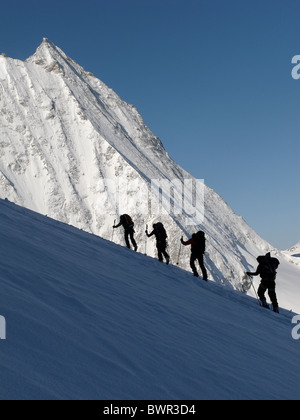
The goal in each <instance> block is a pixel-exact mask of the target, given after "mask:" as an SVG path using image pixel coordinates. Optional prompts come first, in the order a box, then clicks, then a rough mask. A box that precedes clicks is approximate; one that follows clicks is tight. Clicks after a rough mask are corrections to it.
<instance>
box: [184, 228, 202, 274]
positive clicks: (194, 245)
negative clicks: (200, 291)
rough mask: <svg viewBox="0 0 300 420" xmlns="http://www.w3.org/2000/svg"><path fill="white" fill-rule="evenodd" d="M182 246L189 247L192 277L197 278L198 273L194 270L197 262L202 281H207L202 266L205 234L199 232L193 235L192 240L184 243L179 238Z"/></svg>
mask: <svg viewBox="0 0 300 420" xmlns="http://www.w3.org/2000/svg"><path fill="white" fill-rule="evenodd" d="M181 243H182V245H185V246H187V245H191V251H192V255H191V269H192V270H193V273H194V276H195V277H199V274H198V271H197V269H196V265H195V262H196V261H197V260H198V262H199V265H200V268H201V270H202V275H203V280H205V281H207V271H206V268H205V266H204V253H205V233H204V232H202V231H200V232H198V233H195V234H194V235H193V236H192V238H191V239H190V240H189V241H187V242H185V241H184V240H183V238H181Z"/></svg>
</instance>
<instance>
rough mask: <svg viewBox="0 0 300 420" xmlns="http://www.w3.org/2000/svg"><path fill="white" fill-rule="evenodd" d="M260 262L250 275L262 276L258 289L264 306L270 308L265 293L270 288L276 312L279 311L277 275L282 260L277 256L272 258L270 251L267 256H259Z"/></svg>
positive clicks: (269, 291)
mask: <svg viewBox="0 0 300 420" xmlns="http://www.w3.org/2000/svg"><path fill="white" fill-rule="evenodd" d="M257 261H258V263H259V265H258V267H257V270H256V272H255V273H250V272H248V273H247V274H248V276H258V275H260V277H261V283H260V286H259V289H258V296H259V298H260V300H261V303H262V306H263V307H264V308H267V309H270V308H269V305H268V304H267V300H266V298H265V293H266V291H267V290H268V293H269V296H270V299H271V302H272V305H273V310H274V312H277V313H279V309H278V301H277V295H276V282H275V280H276V275H277V271H276V270H277V268H278V267H279V264H280V262H279V261H278V259H277V258H272V257H271V254H270V252H269V253H268V254H266V255H265V256H260V257H258V258H257Z"/></svg>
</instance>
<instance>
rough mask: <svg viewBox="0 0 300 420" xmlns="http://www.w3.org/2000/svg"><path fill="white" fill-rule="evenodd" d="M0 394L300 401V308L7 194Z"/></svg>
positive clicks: (0, 213) (1, 213)
mask: <svg viewBox="0 0 300 420" xmlns="http://www.w3.org/2000/svg"><path fill="white" fill-rule="evenodd" d="M0 255H1V259H0V272H1V293H0V314H1V315H3V316H5V317H6V322H7V340H6V341H0V369H1V384H0V398H1V399H258V398H261V399H299V398H300V390H299V377H300V366H299V344H300V342H299V341H294V340H293V339H292V336H291V331H292V328H293V326H292V324H291V320H290V319H289V318H290V317H291V314H289V313H288V312H284V314H283V315H276V314H274V313H273V312H270V311H265V310H263V309H262V308H260V307H259V306H258V305H257V303H256V301H255V300H254V299H252V298H249V297H247V296H245V295H242V294H240V293H238V292H234V291H231V290H230V289H229V288H226V287H222V286H220V285H217V284H214V283H212V282H209V283H207V284H206V283H204V282H202V281H195V280H194V279H193V277H192V276H191V275H190V274H189V273H186V272H184V271H182V270H180V269H178V268H176V267H171V266H170V267H167V266H165V265H161V264H160V263H158V262H157V261H156V260H153V259H151V258H149V257H148V258H147V257H145V256H143V255H140V254H135V253H133V252H132V251H129V250H127V249H124V248H121V247H119V246H117V245H114V244H111V243H109V242H107V241H105V240H103V239H100V238H99V237H96V236H92V235H90V234H88V233H85V232H82V231H79V230H77V229H75V228H73V227H70V226H68V225H64V224H61V223H59V222H56V221H54V220H51V219H49V218H47V217H44V216H41V215H38V214H36V213H33V212H30V211H28V210H26V209H24V208H20V207H17V206H15V205H13V204H10V203H8V202H3V201H2V200H0Z"/></svg>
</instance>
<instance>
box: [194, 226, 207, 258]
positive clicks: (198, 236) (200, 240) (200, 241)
mask: <svg viewBox="0 0 300 420" xmlns="http://www.w3.org/2000/svg"><path fill="white" fill-rule="evenodd" d="M193 238H194V241H195V245H194V250H195V251H197V252H199V253H201V254H204V252H205V248H206V239H205V233H204V232H202V231H201V230H200V231H199V232H197V233H195V234H194V235H193Z"/></svg>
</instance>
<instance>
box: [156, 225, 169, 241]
mask: <svg viewBox="0 0 300 420" xmlns="http://www.w3.org/2000/svg"><path fill="white" fill-rule="evenodd" d="M153 227H154V231H155V236H156V238H157V240H158V241H166V240H167V238H168V235H167V232H166V229H165V228H164V225H163V224H162V223H156V224H155V225H153Z"/></svg>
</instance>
